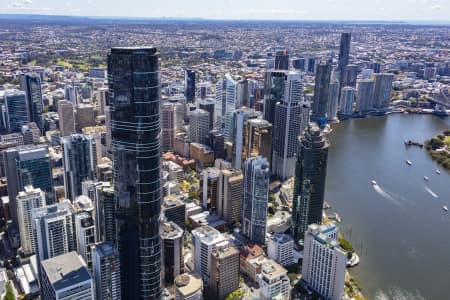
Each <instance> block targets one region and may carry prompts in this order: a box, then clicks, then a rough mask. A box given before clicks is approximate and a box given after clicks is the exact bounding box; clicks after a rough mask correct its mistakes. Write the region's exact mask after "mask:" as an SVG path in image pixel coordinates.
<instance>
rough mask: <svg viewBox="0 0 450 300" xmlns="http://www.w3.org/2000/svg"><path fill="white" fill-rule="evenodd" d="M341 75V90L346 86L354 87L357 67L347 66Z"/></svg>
mask: <svg viewBox="0 0 450 300" xmlns="http://www.w3.org/2000/svg"><path fill="white" fill-rule="evenodd" d="M342 72H343V73H342V74H341V88H344V87H346V86H351V87H356V78H357V76H358V66H357V65H347V66H345V67H344V70H343V71H342Z"/></svg>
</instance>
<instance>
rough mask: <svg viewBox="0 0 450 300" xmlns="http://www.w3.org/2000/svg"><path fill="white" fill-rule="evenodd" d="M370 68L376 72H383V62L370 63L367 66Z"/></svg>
mask: <svg viewBox="0 0 450 300" xmlns="http://www.w3.org/2000/svg"><path fill="white" fill-rule="evenodd" d="M367 67H368V68H369V69H372V70H373V72H374V73H381V64H380V63H377V62H374V63H370V64H369V65H368V66H367Z"/></svg>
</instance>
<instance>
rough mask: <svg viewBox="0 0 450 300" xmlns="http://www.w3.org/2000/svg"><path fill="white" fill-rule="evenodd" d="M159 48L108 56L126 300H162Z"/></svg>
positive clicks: (126, 50) (113, 52)
mask: <svg viewBox="0 0 450 300" xmlns="http://www.w3.org/2000/svg"><path fill="white" fill-rule="evenodd" d="M158 59H159V53H158V51H157V49H156V48H153V47H142V48H112V49H111V52H110V54H109V56H108V79H109V92H110V98H109V99H110V105H111V134H112V150H113V169H114V177H113V182H114V192H115V199H116V207H117V235H118V249H119V252H120V262H121V281H122V282H121V286H122V298H124V299H160V298H161V251H160V248H161V242H160V237H159V215H160V210H161V201H160V200H161V186H160V185H161V184H160V131H161V130H160V98H161V95H160V75H159V61H158Z"/></svg>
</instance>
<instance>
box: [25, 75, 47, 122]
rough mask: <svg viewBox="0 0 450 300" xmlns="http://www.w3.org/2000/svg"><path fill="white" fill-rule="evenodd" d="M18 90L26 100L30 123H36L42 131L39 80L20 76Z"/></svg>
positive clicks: (31, 76) (33, 77)
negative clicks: (23, 94)
mask: <svg viewBox="0 0 450 300" xmlns="http://www.w3.org/2000/svg"><path fill="white" fill-rule="evenodd" d="M20 88H21V90H22V91H24V92H25V94H26V98H27V106H28V113H29V115H30V121H31V122H34V123H36V125H37V126H38V127H39V129H40V130H41V131H42V130H43V128H44V102H43V100H42V89H41V78H39V77H38V76H36V75H30V74H26V75H22V76H21V77H20Z"/></svg>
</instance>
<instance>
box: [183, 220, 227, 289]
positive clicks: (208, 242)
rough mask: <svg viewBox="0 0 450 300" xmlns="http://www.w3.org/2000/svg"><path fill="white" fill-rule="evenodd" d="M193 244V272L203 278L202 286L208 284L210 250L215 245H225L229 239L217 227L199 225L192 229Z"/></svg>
mask: <svg viewBox="0 0 450 300" xmlns="http://www.w3.org/2000/svg"><path fill="white" fill-rule="evenodd" d="M192 239H193V246H194V272H195V273H196V274H198V275H200V276H201V277H202V279H203V284H204V286H209V276H210V270H211V252H212V251H213V249H214V248H216V247H225V246H227V245H228V243H229V241H228V240H227V239H226V238H225V236H224V235H223V234H222V233H220V232H219V231H218V230H217V229H215V228H212V227H210V226H201V227H197V228H195V229H194V230H192Z"/></svg>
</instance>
